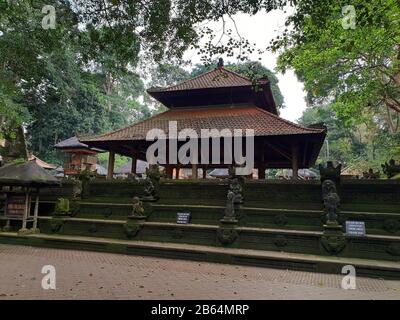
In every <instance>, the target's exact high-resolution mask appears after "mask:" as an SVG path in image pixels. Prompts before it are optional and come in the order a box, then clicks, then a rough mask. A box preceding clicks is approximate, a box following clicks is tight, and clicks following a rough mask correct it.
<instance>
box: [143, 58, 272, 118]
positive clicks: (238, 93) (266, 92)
mask: <svg viewBox="0 0 400 320" xmlns="http://www.w3.org/2000/svg"><path fill="white" fill-rule="evenodd" d="M147 93H148V94H149V95H151V96H152V97H153V98H155V99H157V100H158V101H159V102H161V103H162V104H164V105H165V106H166V107H168V108H182V107H184V108H187V107H200V106H201V107H203V106H216V105H235V104H243V103H247V104H254V105H255V106H257V107H259V108H262V109H264V110H267V111H269V112H272V113H274V114H277V109H276V105H275V101H274V98H273V96H272V92H271V87H270V82H269V81H268V80H267V79H265V78H263V79H259V80H257V81H252V80H250V79H248V78H246V77H244V76H242V75H240V74H238V73H236V72H233V71H231V70H228V69H226V68H224V66H223V64H222V63H220V64H219V65H218V67H216V68H215V69H213V70H211V71H208V72H205V73H203V74H201V75H199V76H197V77H194V78H192V79H189V80H186V81H182V82H180V83H177V84H175V85H173V86H170V87H166V88H150V89H148V90H147Z"/></svg>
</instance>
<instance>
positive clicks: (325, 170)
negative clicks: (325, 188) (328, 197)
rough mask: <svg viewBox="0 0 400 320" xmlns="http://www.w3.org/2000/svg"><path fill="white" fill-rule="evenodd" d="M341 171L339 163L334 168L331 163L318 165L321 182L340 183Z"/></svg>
mask: <svg viewBox="0 0 400 320" xmlns="http://www.w3.org/2000/svg"><path fill="white" fill-rule="evenodd" d="M341 170H342V165H341V164H340V163H339V164H337V165H336V166H335V165H334V164H333V161H327V162H326V164H325V165H322V164H320V165H319V172H320V175H321V181H325V180H328V179H329V180H332V181H334V182H336V183H339V182H340V172H341Z"/></svg>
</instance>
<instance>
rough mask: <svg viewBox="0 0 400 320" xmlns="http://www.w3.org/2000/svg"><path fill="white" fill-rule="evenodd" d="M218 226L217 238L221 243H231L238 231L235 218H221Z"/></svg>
mask: <svg viewBox="0 0 400 320" xmlns="http://www.w3.org/2000/svg"><path fill="white" fill-rule="evenodd" d="M220 223H221V225H220V227H219V228H218V230H217V239H218V241H219V242H220V243H221V244H223V245H228V244H232V243H233V242H234V241H235V240H236V239H237V237H238V236H239V232H238V231H237V229H236V227H237V223H238V220H236V219H226V218H224V219H221V220H220Z"/></svg>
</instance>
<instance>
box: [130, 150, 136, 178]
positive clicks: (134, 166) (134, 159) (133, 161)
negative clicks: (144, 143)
mask: <svg viewBox="0 0 400 320" xmlns="http://www.w3.org/2000/svg"><path fill="white" fill-rule="evenodd" d="M136 167H137V156H136V154H134V155H133V156H132V166H131V173H132V174H136Z"/></svg>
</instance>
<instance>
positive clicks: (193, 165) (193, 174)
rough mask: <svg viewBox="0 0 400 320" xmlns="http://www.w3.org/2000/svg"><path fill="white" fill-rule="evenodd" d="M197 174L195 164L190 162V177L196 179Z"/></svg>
mask: <svg viewBox="0 0 400 320" xmlns="http://www.w3.org/2000/svg"><path fill="white" fill-rule="evenodd" d="M197 178H198V174H197V164H192V179H197Z"/></svg>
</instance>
